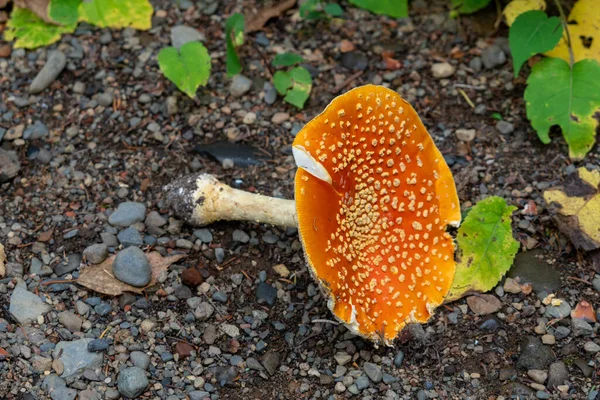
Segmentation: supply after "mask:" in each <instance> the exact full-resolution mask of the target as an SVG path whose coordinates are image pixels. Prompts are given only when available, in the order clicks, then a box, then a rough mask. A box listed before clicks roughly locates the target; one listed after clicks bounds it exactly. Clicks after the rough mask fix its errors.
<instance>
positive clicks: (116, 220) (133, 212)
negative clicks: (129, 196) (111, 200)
mask: <svg viewBox="0 0 600 400" xmlns="http://www.w3.org/2000/svg"><path fill="white" fill-rule="evenodd" d="M145 215H146V206H145V205H144V204H142V203H135V202H132V201H126V202H124V203H121V204H119V206H118V207H117V209H116V210H115V211H114V212H113V213H112V214H110V216H109V217H108V223H109V224H111V225H113V226H121V227H124V228H127V227H128V226H131V225H133V224H135V223H137V222H142V221H143V220H144V217H145Z"/></svg>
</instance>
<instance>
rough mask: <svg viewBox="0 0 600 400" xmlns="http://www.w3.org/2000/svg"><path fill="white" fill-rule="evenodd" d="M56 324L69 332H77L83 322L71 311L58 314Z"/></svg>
mask: <svg viewBox="0 0 600 400" xmlns="http://www.w3.org/2000/svg"><path fill="white" fill-rule="evenodd" d="M58 322H60V323H61V324H62V325H63V326H64V327H65V328H67V329H68V330H69V332H72V333H74V332H79V331H80V330H81V325H82V324H83V320H82V319H81V318H80V317H78V316H77V315H76V314H75V313H74V312H72V311H63V312H61V313H60V314H58Z"/></svg>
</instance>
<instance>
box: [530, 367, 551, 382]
mask: <svg viewBox="0 0 600 400" xmlns="http://www.w3.org/2000/svg"><path fill="white" fill-rule="evenodd" d="M527 376H529V377H530V378H531V379H533V381H534V382H537V383H539V384H543V383H544V382H546V379H548V373H547V372H546V371H542V370H539V369H530V370H529V371H527Z"/></svg>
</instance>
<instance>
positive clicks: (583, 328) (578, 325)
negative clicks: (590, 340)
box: [571, 318, 594, 337]
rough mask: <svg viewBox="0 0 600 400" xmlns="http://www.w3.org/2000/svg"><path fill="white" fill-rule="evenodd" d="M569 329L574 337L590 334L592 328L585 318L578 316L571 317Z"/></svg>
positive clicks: (592, 331)
mask: <svg viewBox="0 0 600 400" xmlns="http://www.w3.org/2000/svg"><path fill="white" fill-rule="evenodd" d="M571 329H572V331H573V335H575V337H579V336H592V334H593V333H594V329H593V328H592V326H591V325H590V324H589V323H588V322H587V321H585V320H583V319H580V318H571Z"/></svg>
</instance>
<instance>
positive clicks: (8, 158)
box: [0, 147, 21, 183]
mask: <svg viewBox="0 0 600 400" xmlns="http://www.w3.org/2000/svg"><path fill="white" fill-rule="evenodd" d="M20 170H21V163H20V162H19V157H18V156H17V153H15V152H14V151H7V150H4V149H3V148H1V147H0V183H4V182H8V181H9V180H11V179H12V178H14V177H15V176H17V174H18V173H19V171H20Z"/></svg>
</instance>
